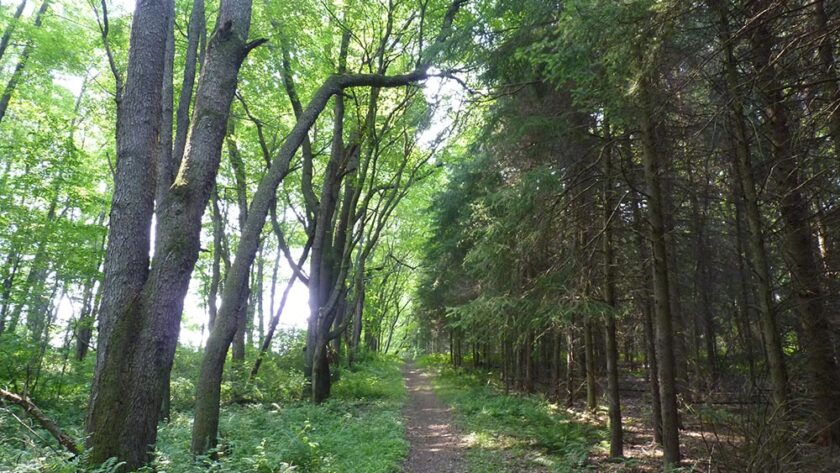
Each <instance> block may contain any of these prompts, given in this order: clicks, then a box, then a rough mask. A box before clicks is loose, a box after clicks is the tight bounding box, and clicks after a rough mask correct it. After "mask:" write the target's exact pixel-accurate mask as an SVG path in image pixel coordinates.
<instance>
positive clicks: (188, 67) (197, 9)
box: [172, 0, 206, 178]
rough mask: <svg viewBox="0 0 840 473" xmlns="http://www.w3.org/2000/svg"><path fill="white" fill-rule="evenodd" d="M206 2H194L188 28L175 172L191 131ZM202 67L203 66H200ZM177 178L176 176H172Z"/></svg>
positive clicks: (175, 144)
mask: <svg viewBox="0 0 840 473" xmlns="http://www.w3.org/2000/svg"><path fill="white" fill-rule="evenodd" d="M204 16H205V15H204V0H193V5H192V10H191V11H190V22H189V26H188V27H187V50H186V56H185V58H184V80H183V82H182V85H181V94H180V96H179V98H178V110H177V111H176V112H175V142H174V143H173V150H172V161H173V163H174V165H175V168H174V169H175V171H177V170H178V167H179V166H180V164H181V160H182V159H183V158H184V148H185V147H186V145H187V132H188V131H189V129H190V104H191V102H192V97H193V89H194V88H195V75H196V74H195V72H196V61H197V59H198V57H197V56H198V52H199V51H198V49H199V42H200V41H201V38H202V37H203V36H204V35H205V34H206V27H205V25H204V23H205V21H206V20H205V17H204ZM198 66H199V67H200V66H201V65H200V64H198ZM172 177H173V178H174V177H175V176H174V175H173V176H172Z"/></svg>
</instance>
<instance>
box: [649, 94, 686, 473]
mask: <svg viewBox="0 0 840 473" xmlns="http://www.w3.org/2000/svg"><path fill="white" fill-rule="evenodd" d="M650 87H652V84H650V82H649V79H648V78H643V79H642V84H641V85H640V86H639V89H640V95H641V110H640V117H639V118H640V122H641V125H642V132H641V139H642V162H643V164H644V175H645V182H646V187H647V194H648V196H649V197H648V201H647V206H648V220H649V225H650V239H651V244H652V248H653V265H652V266H653V288H654V291H653V296H654V308H655V310H654V312H655V314H656V352H657V364H658V370H659V372H658V374H659V397H660V402H661V409H662V448H663V451H664V454H665V465H666V468H673V467H677V466H679V463H680V443H679V428H678V425H679V419H678V416H679V413H678V411H677V391H676V373H675V368H676V366H675V365H676V364H675V359H674V330H673V325H672V318H673V317H672V314H671V307H672V306H671V301H670V296H671V291H670V285H669V280H668V254H667V250H666V248H667V245H666V241H665V210H664V205H663V201H662V187H661V180H662V175H661V174H662V170H663V162H662V158H661V157H660V156H659V150H658V149H657V140H656V135H655V134H656V126H655V124H654V122H653V119H652V117H653V106H654V105H653V104H654V102H653V101H652V100H651V97H650V95H649V94H650V90H649V89H650Z"/></svg>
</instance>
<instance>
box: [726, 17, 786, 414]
mask: <svg viewBox="0 0 840 473" xmlns="http://www.w3.org/2000/svg"><path fill="white" fill-rule="evenodd" d="M714 4H715V5H716V7H715V8H716V9H717V11H718V15H719V18H720V30H721V33H720V35H721V42H722V43H723V44H724V45H725V53H726V62H725V67H726V85H727V89H728V92H729V94H728V95H729V96H728V99H729V104H730V108H731V110H730V116H731V121H732V126H731V130H732V133H731V135H730V136H731V140H732V145H733V148H734V149H733V158H734V161H735V166H734V171H735V172H734V174H735V179H736V181H737V183H738V190H739V191H740V195H741V198H742V199H743V202H744V210H745V214H746V215H745V216H746V220H747V229H748V232H747V242H746V243H747V245H746V246H747V248H746V249H747V256H748V257H747V263H748V265H749V269H750V276H751V278H752V282H753V285H754V286H755V290H756V303H757V309H758V314H759V321H760V325H761V331H762V335H763V337H762V338H763V339H764V350H765V352H766V355H767V367H768V370H769V371H770V379H771V381H772V386H773V402H774V403H775V404H776V406H777V407H782V406H784V405H785V403H787V399H788V381H787V370H786V368H785V360H784V354H783V352H782V341H781V337H780V336H779V330H778V328H777V323H776V316H775V314H774V313H773V293H772V289H771V287H770V264H769V263H768V261H767V251H766V248H765V244H764V231H763V223H762V221H761V210H760V209H759V206H758V194H757V192H756V184H755V181H754V178H753V168H752V157H751V153H750V147H749V138H748V134H747V124H746V118H745V116H744V106H743V101H742V99H741V95H742V94H743V91H741V90H740V89H739V86H738V84H739V79H738V70H737V63H736V59H735V53H734V46H733V45H732V37H731V34H730V32H729V22H728V13H727V11H726V10H725V8H724V7H723V6H722V4H720V3H719V2H718V0H716V1H715V2H714Z"/></svg>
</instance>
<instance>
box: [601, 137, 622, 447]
mask: <svg viewBox="0 0 840 473" xmlns="http://www.w3.org/2000/svg"><path fill="white" fill-rule="evenodd" d="M606 128H607V133H606V139H607V140H610V133H609V126H608V125H607V127H606ZM606 146H607V149H606V150H605V154H604V156H603V158H602V159H603V160H604V222H603V228H604V233H603V236H602V238H603V248H604V302H606V304H607V306H608V309H607V316H606V318H607V353H606V355H607V356H606V358H607V396H608V398H609V418H610V457H613V458H617V457H621V456H624V433H623V431H622V428H621V396H620V393H619V387H618V341H617V340H616V328H615V312H616V309H617V307H616V306H617V302H616V295H615V256H614V248H613V245H614V239H613V224H612V222H611V220H612V215H613V209H614V206H615V201H614V198H613V181H612V179H613V171H612V149H611V145H610V144H607V145H606Z"/></svg>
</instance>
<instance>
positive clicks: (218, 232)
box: [207, 185, 225, 332]
mask: <svg viewBox="0 0 840 473" xmlns="http://www.w3.org/2000/svg"><path fill="white" fill-rule="evenodd" d="M211 200H212V206H213V207H212V210H213V212H212V215H211V217H212V219H213V263H212V266H211V270H210V288H209V290H208V292H207V310H208V312H209V319H208V321H207V332H212V331H213V325H214V324H215V323H216V314H217V313H218V311H219V309H218V307H217V304H218V303H217V301H216V299H218V297H219V283H220V281H221V278H222V253H223V252H224V250H223V249H222V241H223V240H224V238H225V235H224V232H225V228H224V222H223V221H222V214H221V210H220V209H219V188H218V187H217V186H215V185H214V186H213V191H212V192H211Z"/></svg>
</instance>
